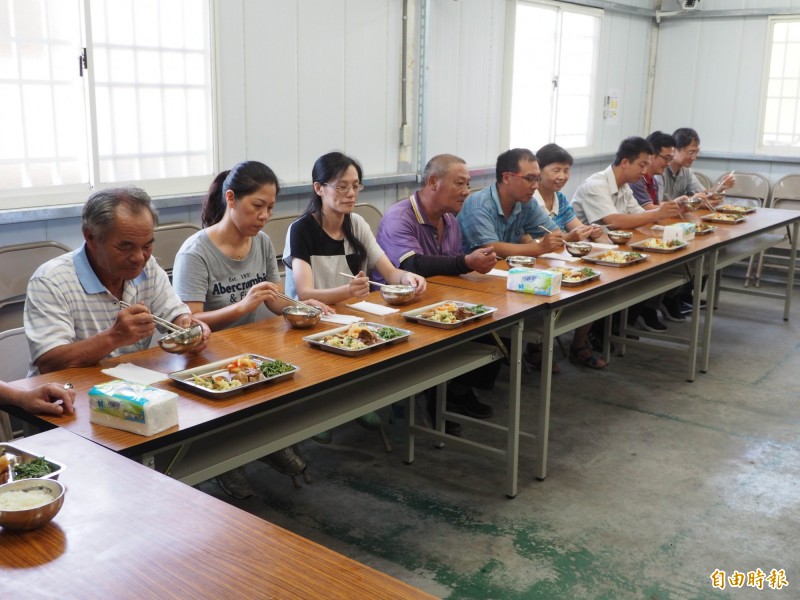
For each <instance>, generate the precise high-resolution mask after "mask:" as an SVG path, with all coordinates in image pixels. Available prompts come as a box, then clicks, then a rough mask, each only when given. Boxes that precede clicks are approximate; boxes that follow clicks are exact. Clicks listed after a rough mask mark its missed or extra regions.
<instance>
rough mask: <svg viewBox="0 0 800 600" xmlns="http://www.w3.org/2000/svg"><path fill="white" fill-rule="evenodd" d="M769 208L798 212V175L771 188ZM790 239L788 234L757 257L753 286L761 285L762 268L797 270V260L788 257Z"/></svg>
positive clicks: (799, 193)
mask: <svg viewBox="0 0 800 600" xmlns="http://www.w3.org/2000/svg"><path fill="white" fill-rule="evenodd" d="M769 207H770V208H781V209H785V210H800V175H786V176H784V177H781V178H780V179H779V180H778V181H777V182H776V183H775V186H774V187H773V188H772V197H771V198H770V200H769ZM791 242H792V240H791V238H790V237H789V234H788V229H787V235H786V237H785V238H784V241H783V242H781V243H779V244H776V245H775V246H773V247H772V248H770V249H769V250H767V251H765V252H762V253H761V255H760V256H759V260H758V267H757V269H756V275H755V286H756V287H758V286H759V285H760V284H761V274H762V271H763V270H764V268H765V267H766V268H769V269H777V270H785V271H787V272H788V270H789V267H790V265H793V268H795V269H797V266H798V258H797V257H796V256H790V255H789V253H790V252H791Z"/></svg>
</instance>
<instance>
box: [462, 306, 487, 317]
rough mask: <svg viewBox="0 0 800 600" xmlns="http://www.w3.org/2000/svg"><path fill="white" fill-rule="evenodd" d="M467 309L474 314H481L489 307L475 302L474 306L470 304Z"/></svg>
mask: <svg viewBox="0 0 800 600" xmlns="http://www.w3.org/2000/svg"><path fill="white" fill-rule="evenodd" d="M467 310H470V311H472V312H474V313H475V314H476V315H482V314H483V313H485V312H486V311H487V310H489V309H488V308H486V307H485V306H484V305H483V304H476V305H475V306H470V307H469V308H468V309H467Z"/></svg>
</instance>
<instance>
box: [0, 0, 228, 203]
mask: <svg viewBox="0 0 800 600" xmlns="http://www.w3.org/2000/svg"><path fill="white" fill-rule="evenodd" d="M205 1H206V3H207V15H208V19H209V23H208V27H209V40H208V48H209V64H208V73H209V81H210V85H211V90H210V96H211V105H210V107H209V118H210V119H211V123H210V124H209V131H210V134H211V137H212V139H211V143H212V148H211V157H212V165H211V171H212V172H211V173H208V174H205V175H197V176H189V177H178V178H163V179H137V180H128V181H125V180H120V181H113V182H100V181H98V178H99V173H100V166H99V156H98V154H97V152H96V150H95V149H96V148H97V138H98V134H97V121H96V102H95V81H94V69H93V68H92V65H94V64H95V62H94V50H93V46H92V39H91V32H92V28H91V0H78V1H77V2H76V6H77V9H78V11H79V12H80V19H81V21H82V22H81V25H82V31H81V32H80V33H81V35H80V37H81V43H82V45H83V46H84V47H85V48H86V61H87V64H88V68H87V70H86V71H84V75H83V78H84V81H83V86H84V90H85V98H86V101H85V105H84V106H85V110H86V119H87V137H88V140H87V152H88V156H87V168H88V170H89V181H88V182H86V183H80V184H68V185H54V186H47V187H27V188H15V189H4V190H0V210H11V209H26V208H49V207H53V206H59V205H66V204H76V203H83V202H84V201H85V200H86V198H87V197H88V196H89V194H91V193H92V192H93V191H96V190H98V189H104V188H111V187H121V186H126V185H135V186H137V187H141V188H143V189H145V190H146V191H147V192H148V194H149V195H150V196H151V197H154V198H155V197H161V196H179V195H192V194H202V193H205V191H206V190H207V189H208V184H209V181H210V178H211V177H213V175H214V174H215V173H216V172H217V171H218V163H219V128H218V120H219V114H218V101H217V84H216V82H217V74H216V54H217V51H218V44H217V39H216V25H215V15H216V3H215V1H214V0H205ZM79 52H80V49H79V48H76V52H75V62H76V71H77V62H78V54H79Z"/></svg>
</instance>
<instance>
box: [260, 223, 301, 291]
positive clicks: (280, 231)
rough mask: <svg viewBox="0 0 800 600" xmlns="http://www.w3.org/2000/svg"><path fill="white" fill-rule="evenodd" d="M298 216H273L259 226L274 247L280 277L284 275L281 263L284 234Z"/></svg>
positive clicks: (284, 243) (284, 242)
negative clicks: (262, 225)
mask: <svg viewBox="0 0 800 600" xmlns="http://www.w3.org/2000/svg"><path fill="white" fill-rule="evenodd" d="M298 218H299V215H291V216H289V217H274V218H272V219H270V220H269V221H267V224H266V225H264V227H262V228H261V231H263V232H264V233H266V234H267V235H268V236H269V239H270V240H272V245H273V246H274V247H275V254H276V255H277V258H278V271H279V272H280V274H281V277H283V276H284V271H285V267H284V265H283V261H282V260H281V259H282V258H283V249H284V247H285V245H286V234H287V233H288V231H289V226H290V225H291V224H292V223H294V222H295V221H296V220H297V219H298Z"/></svg>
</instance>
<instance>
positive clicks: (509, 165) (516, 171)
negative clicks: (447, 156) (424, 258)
mask: <svg viewBox="0 0 800 600" xmlns="http://www.w3.org/2000/svg"><path fill="white" fill-rule="evenodd" d="M495 178H496V182H495V183H493V184H492V185H491V186H489V187H487V188H485V189H483V190H481V191H479V192H475V193H474V194H470V195H469V196H468V197H467V199H466V201H465V202H464V206H463V208H462V209H461V212H459V213H458V222H459V224H460V225H461V235H462V236H463V238H464V249H465V250H466V251H471V250H474V249H475V248H479V247H481V246H489V245H491V246H493V247H494V251H495V252H497V254H498V255H499V256H516V255H523V256H539V255H541V254H545V253H547V252H553V251H555V252H559V251H560V250H561V248H562V247H563V245H564V233H563V232H562V231H561V229H559V227H558V225H556V224H555V223H554V222H553V220H552V219H551V218H550V217H549V216H548V215H547V213H546V212H545V211H544V209H542V208H541V207H540V206H539V204H538V203H537V202H532V201H531V200H532V199H533V193H534V192H535V191H536V189H537V188H538V187H539V182H540V181H541V180H542V177H541V175H540V172H539V165H538V163H537V162H536V156H535V155H534V154H533V152H531V151H530V150H527V149H525V148H514V149H512V150H507V151H506V152H503V153H502V154H501V155H500V156H498V157H497V164H496V166H495ZM548 231H549V232H550V233H548Z"/></svg>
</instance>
